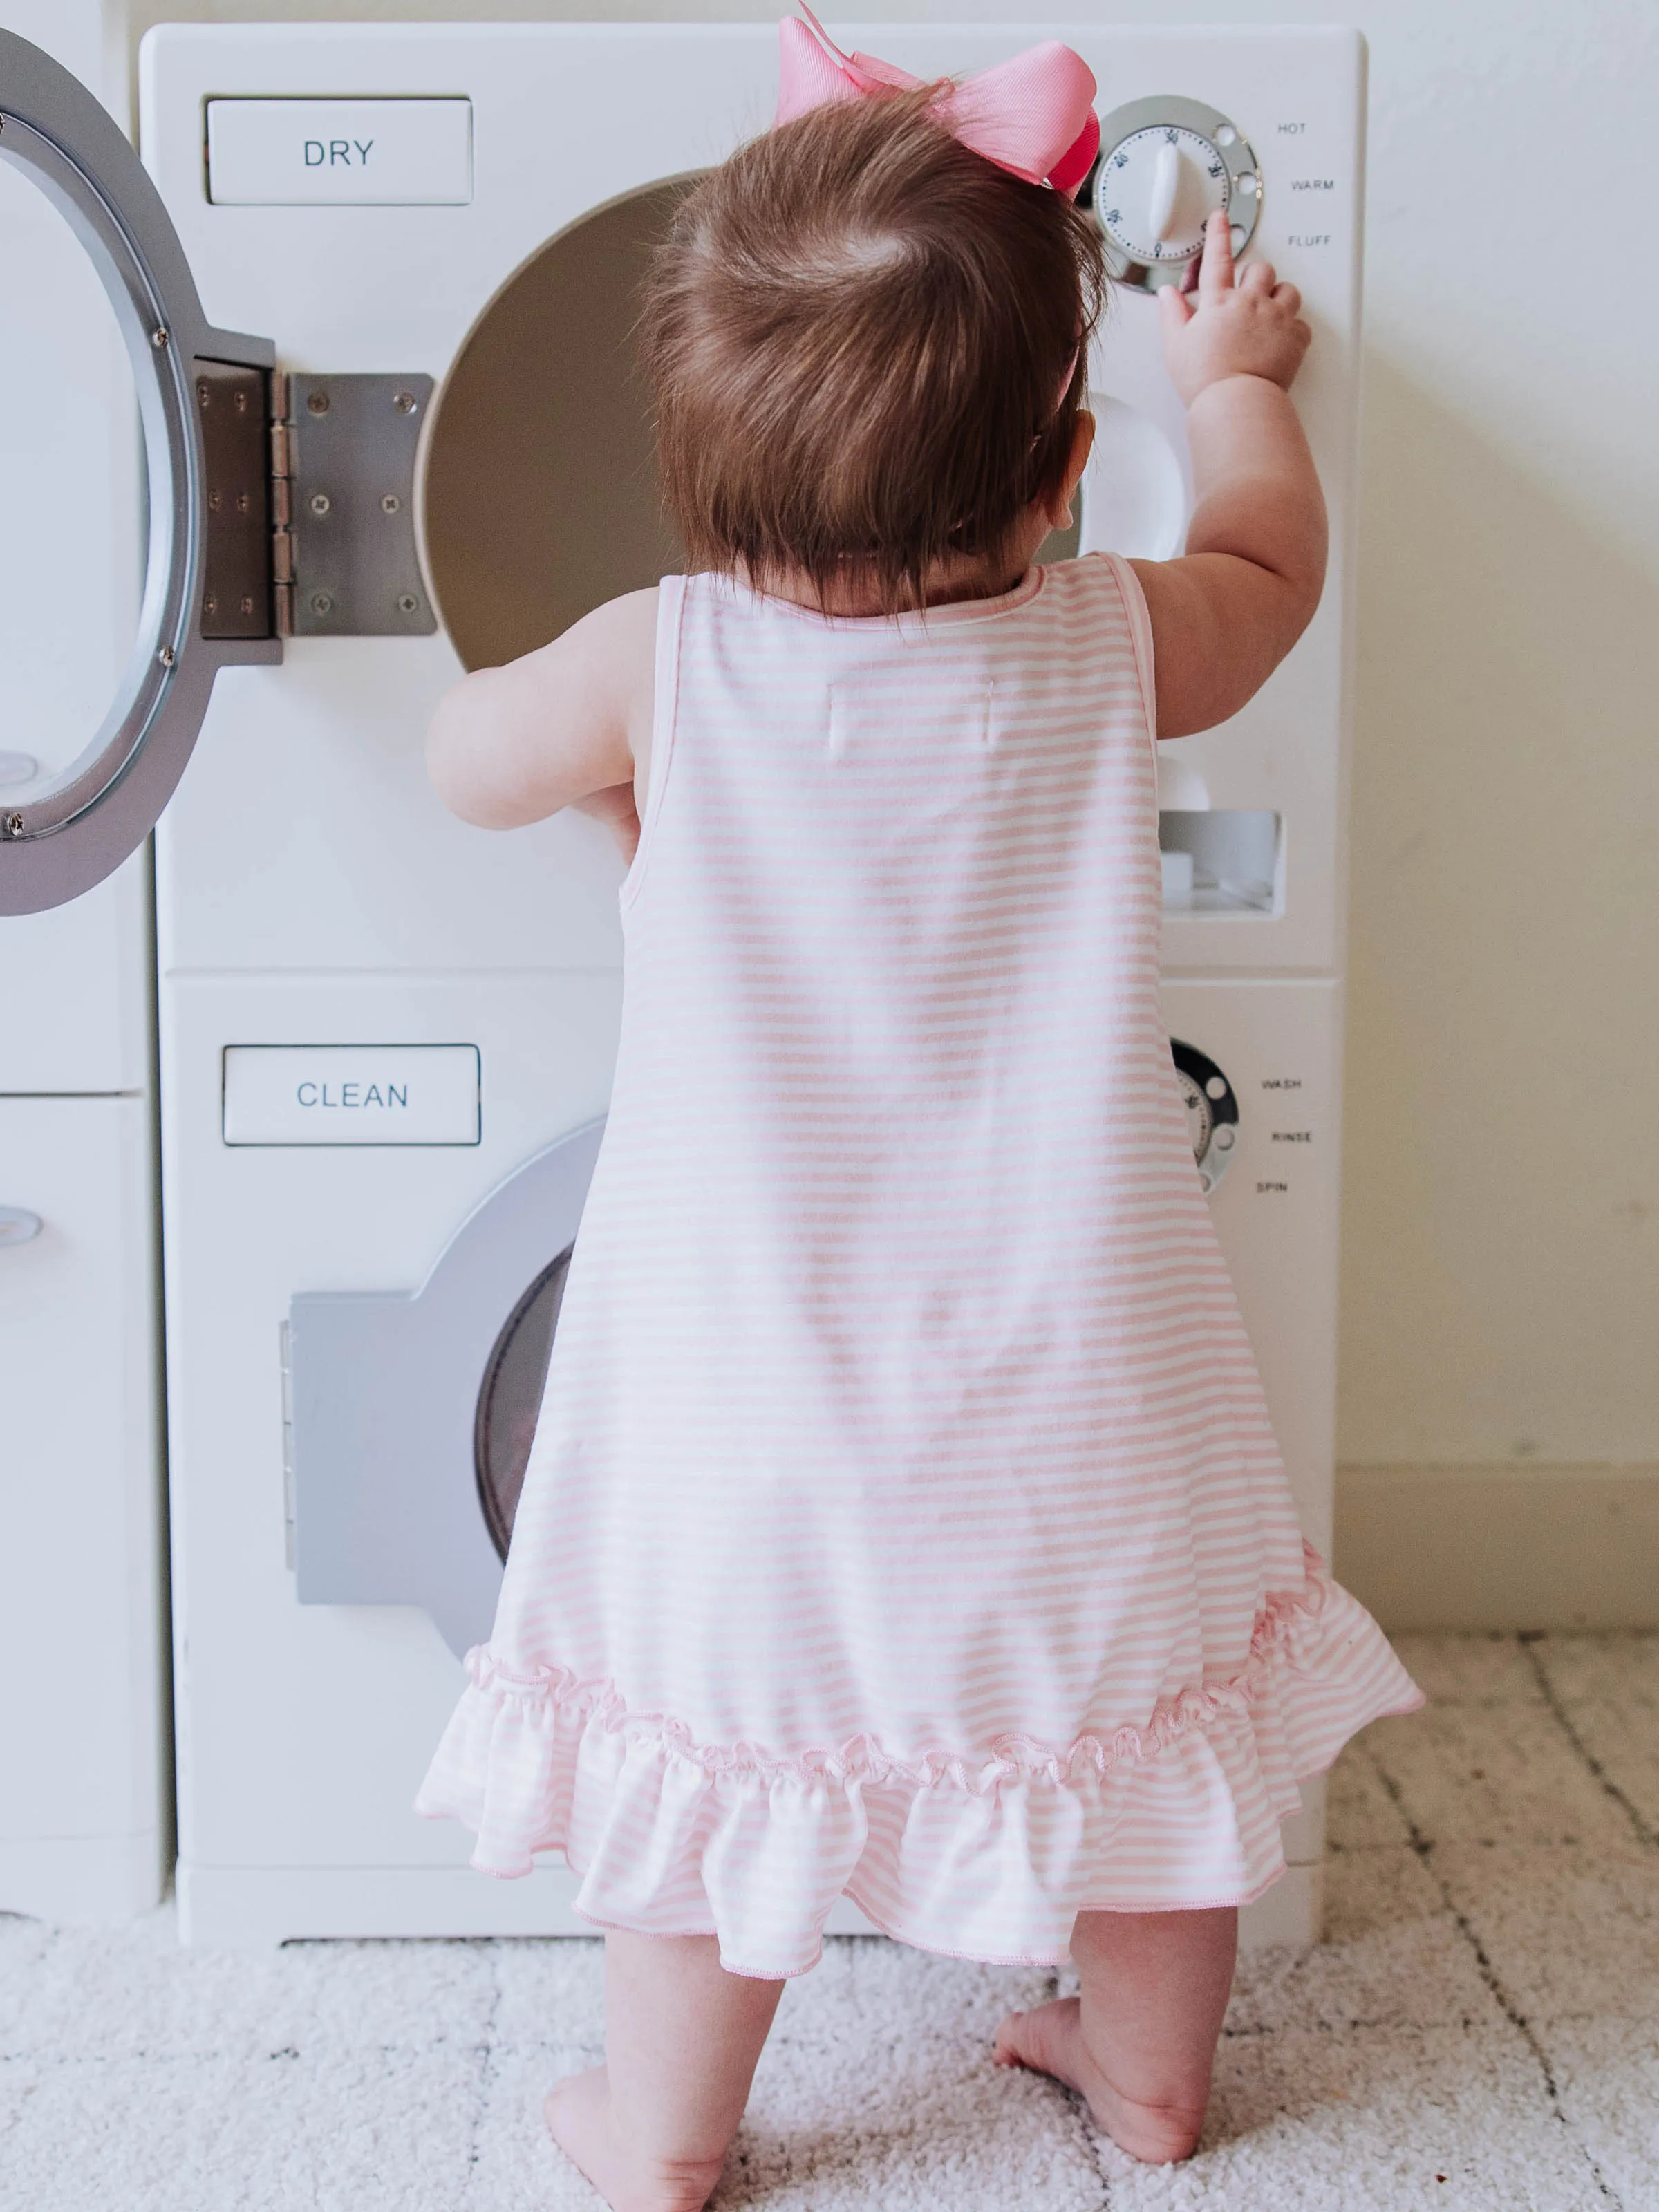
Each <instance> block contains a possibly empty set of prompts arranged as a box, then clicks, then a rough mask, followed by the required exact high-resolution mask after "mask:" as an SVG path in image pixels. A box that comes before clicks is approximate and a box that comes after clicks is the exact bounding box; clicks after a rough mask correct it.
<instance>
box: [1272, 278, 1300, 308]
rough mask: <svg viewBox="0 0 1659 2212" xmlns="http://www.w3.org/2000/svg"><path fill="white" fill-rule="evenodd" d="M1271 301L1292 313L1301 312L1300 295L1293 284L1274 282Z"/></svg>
mask: <svg viewBox="0 0 1659 2212" xmlns="http://www.w3.org/2000/svg"><path fill="white" fill-rule="evenodd" d="M1273 301H1274V303H1275V305H1277V306H1279V307H1283V308H1285V310H1286V311H1287V313H1291V314H1292V315H1299V314H1300V313H1302V295H1301V293H1300V292H1298V291H1297V289H1296V287H1295V285H1294V284H1275V285H1274V286H1273Z"/></svg>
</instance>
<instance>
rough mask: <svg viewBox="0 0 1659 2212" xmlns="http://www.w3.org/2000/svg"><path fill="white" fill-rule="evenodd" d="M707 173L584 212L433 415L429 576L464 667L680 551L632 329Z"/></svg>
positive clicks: (486, 661) (527, 268)
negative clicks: (660, 484) (653, 262)
mask: <svg viewBox="0 0 1659 2212" xmlns="http://www.w3.org/2000/svg"><path fill="white" fill-rule="evenodd" d="M695 182H696V179H695V178H691V177H680V178H674V179H669V180H667V181H665V182H664V183H661V184H656V185H647V186H646V187H645V188H644V189H643V190H642V191H637V192H631V193H629V195H628V197H626V198H624V199H619V200H615V201H613V202H612V203H611V205H610V206H608V207H604V208H600V209H599V210H598V211H597V212H596V213H594V214H592V215H590V216H585V217H584V218H583V219H582V221H581V222H577V223H574V224H573V225H572V226H571V228H569V229H568V230H566V231H562V232H561V233H560V234H558V235H557V236H556V237H555V238H551V239H550V240H548V242H547V243H546V245H544V246H540V247H538V250H537V251H536V252H534V253H533V254H532V256H531V258H530V259H529V260H528V261H526V262H525V263H524V264H522V265H521V266H520V268H519V269H518V270H515V271H514V273H513V275H512V276H509V277H508V279H507V282H506V283H505V284H503V285H502V287H501V290H500V291H499V292H498V293H497V294H496V295H495V298H494V299H493V300H492V301H490V303H489V306H488V307H486V308H485V309H484V311H483V313H482V314H481V315H480V316H479V318H478V319H477V322H476V323H475V324H474V325H473V326H472V329H471V331H470V332H469V333H468V335H467V337H466V338H465V340H464V341H463V343H462V345H461V348H460V350H459V353H458V354H457V355H456V356H455V361H454V364H453V367H452V368H451V369H450V372H449V374H448V376H447V378H446V379H445V380H444V383H443V385H442V386H441V390H440V392H439V394H438V398H437V401H436V404H435V408H434V411H433V415H432V419H431V421H430V422H429V424H428V429H427V438H426V447H425V452H424V462H423V479H422V489H421V497H420V501H419V506H420V509H421V513H422V520H423V526H424V552H425V558H426V568H427V575H428V580H429V582H430V584H431V587H432V593H433V597H434V599H435V601H436V602H437V605H438V608H439V611H440V613H441V617H442V619H443V623H444V627H445V628H446V629H447V630H448V632H449V635H450V638H451V640H452V641H453V644H454V647H455V650H456V652H457V653H459V656H460V658H461V660H462V663H463V664H464V665H465V666H466V667H467V668H496V667H499V666H500V665H501V663H502V662H503V661H507V660H512V659H516V658H517V657H518V655H520V653H531V652H533V651H534V650H535V648H536V647H538V646H540V645H545V644H547V642H548V641H549V640H550V639H551V638H555V637H557V636H558V635H560V633H561V632H562V631H563V630H567V629H569V627H570V625H571V623H574V622H577V621H579V620H580V617H582V616H583V615H585V614H587V613H588V612H590V611H592V609H593V608H594V607H597V606H599V605H603V604H604V602H605V600H606V599H616V598H617V596H618V595H619V594H620V593H622V592H634V591H639V590H641V589H642V588H643V587H644V586H647V585H651V584H654V583H655V582H656V581H657V580H658V579H659V577H661V576H665V575H671V574H676V573H677V572H678V571H679V570H681V569H683V568H684V566H685V555H684V549H683V548H682V547H681V545H680V544H679V541H678V538H677V537H676V536H675V534H674V532H672V531H671V529H670V528H669V526H668V525H667V523H666V521H665V519H664V516H663V513H662V503H661V499H660V497H659V492H658V488H657V465H656V455H655V450H654V441H653V432H652V425H651V416H650V409H649V404H648V400H647V392H646V389H645V384H644V380H643V378H642V376H641V373H640V369H639V364H638V358H637V349H636V343H635V330H636V325H637V324H638V320H639V313H640V299H641V285H642V284H643V283H644V280H645V276H646V272H647V268H648V267H649V264H650V258H651V255H652V252H653V249H654V248H655V247H656V246H657V245H658V244H659V242H660V240H662V238H663V237H664V236H665V234H666V231H667V229H668V226H669V224H670V222H671V221H672V219H673V215H674V210H675V209H676V208H677V207H678V204H679V203H680V201H681V199H682V198H683V197H684V195H685V193H686V192H687V191H689V190H690V186H691V185H693V184H694V183H695Z"/></svg>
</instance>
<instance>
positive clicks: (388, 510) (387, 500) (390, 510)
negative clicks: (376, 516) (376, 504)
mask: <svg viewBox="0 0 1659 2212" xmlns="http://www.w3.org/2000/svg"><path fill="white" fill-rule="evenodd" d="M402 505H403V501H402V500H400V499H399V498H398V495H397V493H396V492H395V491H389V492H387V493H386V494H385V495H384V496H383V497H382V499H381V501H380V512H381V513H382V514H396V513H397V512H398V508H399V507H401V506H402Z"/></svg>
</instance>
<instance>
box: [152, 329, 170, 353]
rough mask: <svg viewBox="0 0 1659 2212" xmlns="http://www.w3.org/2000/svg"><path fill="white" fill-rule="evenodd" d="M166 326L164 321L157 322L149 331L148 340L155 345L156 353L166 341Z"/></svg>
mask: <svg viewBox="0 0 1659 2212" xmlns="http://www.w3.org/2000/svg"><path fill="white" fill-rule="evenodd" d="M167 335H168V333H167V325H166V324H165V323H158V324H157V325H156V326H155V329H154V330H153V331H151V332H150V334H149V342H150V343H151V344H152V345H153V346H154V347H155V350H156V352H157V353H160V351H161V348H162V347H163V346H164V345H165V344H166V343H167Z"/></svg>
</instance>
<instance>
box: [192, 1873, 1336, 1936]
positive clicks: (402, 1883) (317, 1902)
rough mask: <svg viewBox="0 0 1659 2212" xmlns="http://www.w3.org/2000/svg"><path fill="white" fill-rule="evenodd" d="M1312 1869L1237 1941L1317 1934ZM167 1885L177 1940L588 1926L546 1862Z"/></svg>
mask: <svg viewBox="0 0 1659 2212" xmlns="http://www.w3.org/2000/svg"><path fill="white" fill-rule="evenodd" d="M1323 1871H1324V1870H1323V1869H1322V1868H1321V1867H1319V1866H1312V1865H1297V1866H1292V1867H1291V1869H1290V1871H1289V1872H1288V1873H1287V1874H1286V1875H1285V1876H1284V1878H1283V1880H1282V1881H1278V1882H1275V1883H1274V1885H1273V1887H1272V1889H1270V1890H1269V1891H1268V1892H1267V1895H1266V1896H1265V1897H1264V1898H1261V1899H1259V1900H1258V1901H1257V1902H1256V1903H1255V1905H1249V1906H1247V1907H1246V1909H1245V1911H1244V1913H1243V1916H1242V1920H1241V1924H1240V1929H1239V1941H1240V1943H1241V1945H1242V1947H1243V1948H1244V1949H1245V1950H1247V1951H1249V1950H1261V1949H1264V1948H1267V1946H1268V1945H1270V1944H1281V1943H1282V1944H1289V1945H1291V1946H1292V1947H1293V1948H1297V1949H1298V1950H1305V1949H1306V1948H1308V1946H1309V1945H1310V1944H1311V1943H1315V1942H1317V1941H1318V1938H1319V1919H1320V1904H1321V1894H1322V1881H1323ZM177 1886H178V1893H179V1941H180V1942H185V1943H191V1944H198V1945H201V1946H203V1947H204V1948H213V1949H262V1948H266V1947H268V1946H269V1945H271V1944H275V1943H281V1942H287V1941H290V1940H292V1939H294V1938H296V1937H301V1936H592V1935H594V1934H596V1933H597V1932H598V1931H597V1930H596V1929H595V1928H594V1926H593V1923H592V1921H589V1920H583V1919H582V1918H581V1917H580V1916H579V1915H578V1914H577V1913H575V1912H574V1911H572V1910H571V1905H570V1900H571V1899H572V1898H573V1897H574V1894H575V1892H576V1881H575V1877H574V1875H571V1874H570V1873H568V1871H567V1869H564V1868H563V1867H559V1866H552V1865H542V1866H538V1868H537V1869H536V1870H535V1872H534V1873H533V1874H531V1875H526V1877H525V1879H524V1880H523V1881H489V1880H488V1879H487V1878H486V1877H485V1876H484V1875H479V1874H474V1873H473V1872H472V1870H471V1869H470V1868H468V1867H306V1868H292V1867H202V1866H193V1865H191V1863H190V1862H189V1861H188V1860H183V1859H181V1860H180V1861H179V1869H178V1875H177ZM829 1933H830V1934H831V1935H833V1936H860V1935H866V1936H874V1935H875V1930H874V1929H872V1927H871V1926H870V1923H869V1922H868V1921H867V1920H866V1918H865V1917H864V1915H863V1914H862V1913H861V1912H860V1911H859V1910H858V1908H857V1906H856V1905H853V1904H852V1903H850V1902H849V1900H848V1899H846V1898H842V1899H841V1901H840V1902H839V1904H838V1905H836V1909H835V1911H833V1912H832V1913H831V1914H830V1916H829ZM877 1940H878V1941H884V1940H885V1939H884V1938H878V1939H877Z"/></svg>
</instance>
